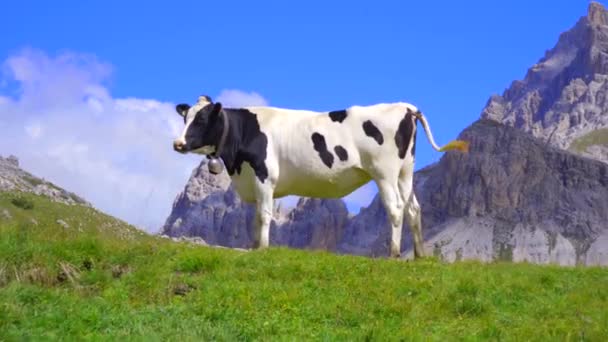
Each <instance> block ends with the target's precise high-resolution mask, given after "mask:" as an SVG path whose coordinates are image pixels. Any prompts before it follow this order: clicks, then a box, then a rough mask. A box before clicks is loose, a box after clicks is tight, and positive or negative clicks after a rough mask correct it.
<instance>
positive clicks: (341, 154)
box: [334, 145, 348, 161]
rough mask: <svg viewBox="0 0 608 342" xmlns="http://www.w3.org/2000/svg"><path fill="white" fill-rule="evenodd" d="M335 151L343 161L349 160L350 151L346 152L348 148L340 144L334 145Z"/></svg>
mask: <svg viewBox="0 0 608 342" xmlns="http://www.w3.org/2000/svg"><path fill="white" fill-rule="evenodd" d="M334 152H336V155H337V156H338V158H339V159H340V160H341V161H346V160H348V152H346V149H344V147H342V146H340V145H338V146H336V147H334Z"/></svg>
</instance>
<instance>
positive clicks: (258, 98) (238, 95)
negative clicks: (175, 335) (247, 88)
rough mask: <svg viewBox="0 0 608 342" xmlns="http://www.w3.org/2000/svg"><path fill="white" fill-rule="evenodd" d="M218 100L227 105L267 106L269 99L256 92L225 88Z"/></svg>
mask: <svg viewBox="0 0 608 342" xmlns="http://www.w3.org/2000/svg"><path fill="white" fill-rule="evenodd" d="M215 101H216V102H221V103H222V104H223V105H224V106H225V107H236V108H238V107H247V106H267V105H268V101H266V99H264V97H262V95H260V94H258V93H256V92H249V93H248V92H244V91H241V90H236V89H225V90H222V92H221V93H220V94H219V95H218V97H217V99H216V100H215Z"/></svg>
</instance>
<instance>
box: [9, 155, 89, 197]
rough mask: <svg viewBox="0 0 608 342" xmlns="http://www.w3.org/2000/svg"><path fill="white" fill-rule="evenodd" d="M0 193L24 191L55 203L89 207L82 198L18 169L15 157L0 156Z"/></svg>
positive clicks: (17, 161) (17, 160)
mask: <svg viewBox="0 0 608 342" xmlns="http://www.w3.org/2000/svg"><path fill="white" fill-rule="evenodd" d="M0 191H24V192H32V193H35V194H37V195H43V196H46V197H49V198H50V199H52V200H53V201H55V202H61V203H65V204H81V205H87V206H90V204H89V203H87V202H86V201H85V200H83V199H82V198H80V197H78V196H77V195H75V194H73V193H71V192H69V191H66V190H64V189H62V188H60V187H58V186H56V185H55V184H53V183H51V182H48V181H46V180H44V179H41V178H38V177H35V176H33V175H32V174H30V173H29V172H26V171H24V170H22V169H21V168H20V167H19V159H17V157H15V156H9V157H7V158H3V157H2V156H0Z"/></svg>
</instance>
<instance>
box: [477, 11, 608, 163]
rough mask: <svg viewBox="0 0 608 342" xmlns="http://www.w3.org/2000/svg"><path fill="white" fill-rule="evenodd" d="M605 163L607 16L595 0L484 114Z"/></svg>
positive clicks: (493, 99)
mask: <svg viewBox="0 0 608 342" xmlns="http://www.w3.org/2000/svg"><path fill="white" fill-rule="evenodd" d="M482 117H483V118H487V119H492V120H496V121H499V122H502V123H504V124H506V125H510V126H513V127H516V128H519V129H522V130H524V131H526V132H529V133H531V134H533V135H534V136H536V137H538V138H541V139H543V140H545V141H548V142H549V143H550V144H552V145H555V146H558V147H560V148H563V149H570V150H573V151H575V152H578V153H582V154H584V155H587V156H590V157H592V158H595V159H598V160H601V161H604V162H608V129H607V128H608V13H607V12H606V9H605V8H604V7H603V6H602V5H601V4H599V3H597V2H591V3H590V4H589V8H588V12H587V16H584V17H582V18H581V19H580V20H579V21H578V22H577V23H576V25H574V27H573V28H572V29H570V30H569V31H566V32H564V33H562V34H561V35H560V37H559V40H558V42H557V44H556V45H555V47H553V48H552V49H551V50H549V51H547V52H546V54H545V56H544V57H543V58H541V59H540V61H539V62H538V63H536V64H535V65H534V66H532V67H531V68H530V69H529V70H528V72H527V74H526V76H525V78H524V79H523V80H518V81H514V82H513V83H512V84H511V86H510V87H509V88H508V89H506V90H505V92H504V93H503V94H502V95H494V96H492V97H491V98H490V100H489V101H488V103H487V105H486V107H485V109H484V110H483V113H482Z"/></svg>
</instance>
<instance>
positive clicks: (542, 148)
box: [339, 120, 608, 265]
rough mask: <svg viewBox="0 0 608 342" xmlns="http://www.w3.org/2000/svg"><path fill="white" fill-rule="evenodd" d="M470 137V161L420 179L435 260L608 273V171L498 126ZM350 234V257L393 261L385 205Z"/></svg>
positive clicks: (361, 218) (476, 129) (356, 222)
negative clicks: (592, 268) (604, 267)
mask: <svg viewBox="0 0 608 342" xmlns="http://www.w3.org/2000/svg"><path fill="white" fill-rule="evenodd" d="M460 138H461V139H465V140H467V141H469V142H470V143H471V152H470V153H469V154H466V155H464V154H457V153H449V154H446V155H445V156H443V157H442V158H441V160H440V161H439V162H438V163H436V164H434V165H432V166H430V167H427V168H425V169H423V170H420V171H418V172H417V173H416V175H415V180H416V182H415V183H416V184H415V191H416V194H417V196H418V199H419V202H420V205H421V207H422V215H423V232H424V236H425V241H426V248H427V252H428V253H429V254H435V255H438V256H441V257H442V258H443V259H446V260H450V261H453V260H460V259H477V260H484V261H492V260H514V261H524V260H525V261H530V262H535V263H548V262H552V263H558V264H564V265H574V264H577V263H582V264H587V263H589V264H594V263H601V264H608V242H607V241H606V237H608V164H605V163H602V162H598V161H595V160H592V159H588V158H584V157H580V156H577V155H575V154H573V153H570V152H567V151H563V150H560V149H558V148H554V147H551V146H547V145H546V143H544V142H543V141H541V140H539V139H535V138H533V137H531V136H529V135H528V134H525V133H523V132H521V131H519V130H516V129H513V128H510V127H508V126H504V125H502V124H498V123H496V122H493V121H490V120H480V121H478V122H476V123H475V124H473V125H472V126H471V127H469V128H467V129H466V130H465V131H464V132H463V133H462V134H461V136H460ZM404 229H407V227H404ZM407 234H408V236H407V239H406V240H405V241H404V248H406V249H409V248H410V245H411V242H410V241H409V233H407ZM344 235H345V236H347V237H349V239H345V240H343V242H342V243H341V244H340V246H339V248H340V250H342V251H344V252H352V253H357V254H367V255H374V254H375V255H378V254H380V255H384V254H386V246H385V244H386V241H387V238H388V224H387V221H386V215H385V213H384V210H383V208H382V207H381V205H380V200H379V198H378V197H376V199H375V200H374V202H373V203H372V204H371V206H370V207H369V208H367V209H365V210H363V211H362V212H361V213H360V214H359V215H358V216H356V217H354V218H353V219H352V220H351V222H349V224H348V226H347V228H346V231H345V233H344Z"/></svg>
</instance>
